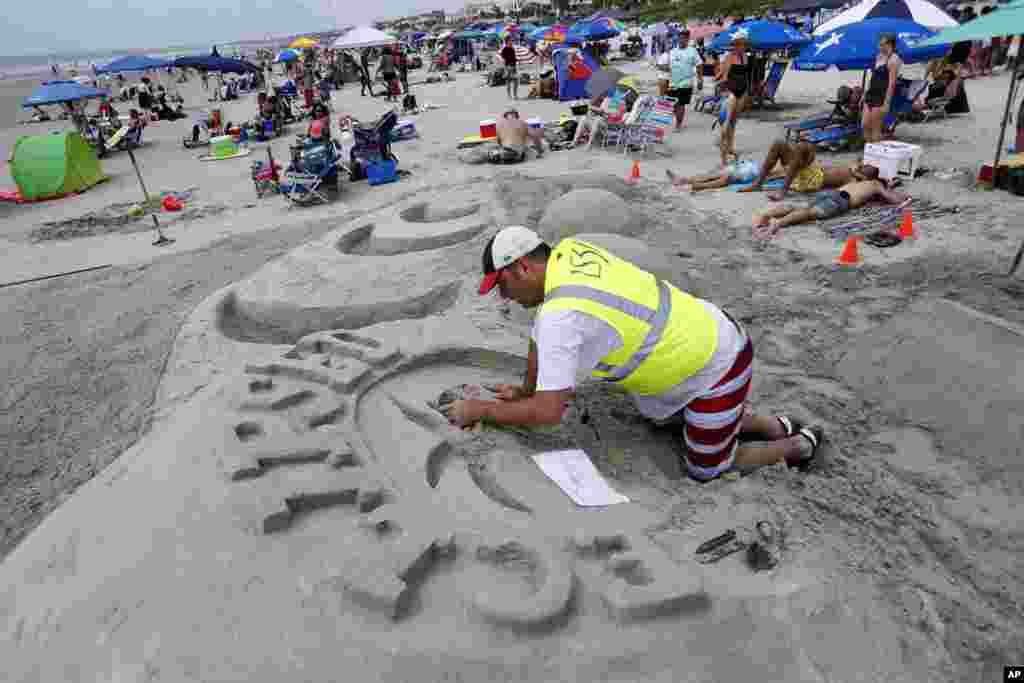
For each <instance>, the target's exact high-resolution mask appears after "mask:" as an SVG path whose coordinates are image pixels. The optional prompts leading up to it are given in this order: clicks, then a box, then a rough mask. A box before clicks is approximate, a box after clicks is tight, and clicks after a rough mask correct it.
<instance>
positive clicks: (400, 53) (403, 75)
mask: <svg viewBox="0 0 1024 683" xmlns="http://www.w3.org/2000/svg"><path fill="white" fill-rule="evenodd" d="M395 64H396V66H397V67H398V80H399V81H401V83H402V94H403V95H408V94H409V58H408V57H407V56H406V54H405V51H404V50H403V49H402V48H400V47H396V48H395Z"/></svg>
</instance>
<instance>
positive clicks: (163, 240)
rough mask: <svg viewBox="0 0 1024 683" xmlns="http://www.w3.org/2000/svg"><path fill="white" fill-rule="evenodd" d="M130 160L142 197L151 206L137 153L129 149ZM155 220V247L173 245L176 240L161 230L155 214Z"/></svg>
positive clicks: (153, 216)
mask: <svg viewBox="0 0 1024 683" xmlns="http://www.w3.org/2000/svg"><path fill="white" fill-rule="evenodd" d="M128 158H129V159H131V160H132V168H134V169H135V177H136V178H138V179H139V187H141V188H142V196H143V197H145V199H146V204H149V191H147V190H146V183H145V181H143V180H142V172H141V171H139V164H138V163H137V162H136V161H135V153H134V152H133V151H132V150H131V149H129V150H128ZM150 216H151V217H152V218H153V229H154V230H156V241H155V242H153V246H154V247H162V246H164V245H167V244H171V243H173V242H174V240H172V239H170V238H169V237H167V236H165V235H164V233H163V230H161V229H160V220H159V219H158V218H157V217H156V214H155V213H152V214H150Z"/></svg>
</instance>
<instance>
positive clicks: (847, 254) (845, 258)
mask: <svg viewBox="0 0 1024 683" xmlns="http://www.w3.org/2000/svg"><path fill="white" fill-rule="evenodd" d="M860 239H861V236H860V235H851V236H850V237H849V239H847V240H846V246H844V247H843V251H842V252H841V253H840V254H839V258H837V259H836V263H838V264H839V265H841V266H859V265H860V264H861V263H863V260H862V259H861V257H860V253H859V252H858V251H857V242H859V241H860Z"/></svg>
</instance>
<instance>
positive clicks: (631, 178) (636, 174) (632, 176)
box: [626, 161, 640, 185]
mask: <svg viewBox="0 0 1024 683" xmlns="http://www.w3.org/2000/svg"><path fill="white" fill-rule="evenodd" d="M626 182H627V183H629V184H630V185H633V184H634V183H638V182H640V162H639V161H634V162H633V170H632V171H630V172H629V175H628V176H626Z"/></svg>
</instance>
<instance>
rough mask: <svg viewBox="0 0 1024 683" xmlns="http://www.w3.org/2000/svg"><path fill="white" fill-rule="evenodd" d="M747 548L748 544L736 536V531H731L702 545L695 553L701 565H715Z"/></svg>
mask: <svg viewBox="0 0 1024 683" xmlns="http://www.w3.org/2000/svg"><path fill="white" fill-rule="evenodd" d="M746 547H747V544H746V543H744V542H743V541H742V540H741V539H740V538H739V537H738V536H737V535H736V531H735V530H734V529H729V530H728V531H726V532H725V533H724V534H722V535H721V536H716V537H715V538H712V539H711V540H710V541H705V542H704V543H701V544H700V547H698V548H697V551H696V552H695V553H694V558H695V559H696V560H697V562H699V563H700V564H713V563H715V562H718V561H719V560H721V559H722V558H724V557H728V556H729V555H732V554H734V553H738V552H740V551H741V550H743V549H744V548H746Z"/></svg>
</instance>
